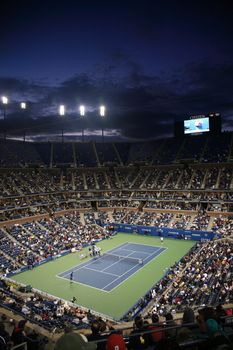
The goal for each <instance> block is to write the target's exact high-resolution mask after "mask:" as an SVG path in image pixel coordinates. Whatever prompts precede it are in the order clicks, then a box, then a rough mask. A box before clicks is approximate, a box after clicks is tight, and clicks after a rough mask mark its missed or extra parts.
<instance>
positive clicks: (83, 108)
mask: <svg viewBox="0 0 233 350" xmlns="http://www.w3.org/2000/svg"><path fill="white" fill-rule="evenodd" d="M79 113H80V117H85V106H83V105H81V106H80V107H79ZM82 142H84V127H82Z"/></svg>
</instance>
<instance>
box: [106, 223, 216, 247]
mask: <svg viewBox="0 0 233 350" xmlns="http://www.w3.org/2000/svg"><path fill="white" fill-rule="evenodd" d="M111 227H113V229H114V230H115V231H117V232H123V233H132V234H133V233H137V234H140V235H144V236H145V235H148V236H157V237H161V236H162V237H168V238H175V239H188V240H192V241H202V242H204V241H210V240H212V239H214V238H219V237H220V236H219V235H217V234H216V233H214V232H208V231H191V230H180V229H172V228H167V227H162V228H161V227H155V226H139V225H127V224H117V223H113V224H111Z"/></svg>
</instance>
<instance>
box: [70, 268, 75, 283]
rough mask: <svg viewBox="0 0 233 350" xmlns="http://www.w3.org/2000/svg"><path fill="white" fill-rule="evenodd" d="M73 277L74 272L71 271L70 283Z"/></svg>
mask: <svg viewBox="0 0 233 350" xmlns="http://www.w3.org/2000/svg"><path fill="white" fill-rule="evenodd" d="M73 277H74V273H73V271H72V272H71V274H70V283H72V282H73Z"/></svg>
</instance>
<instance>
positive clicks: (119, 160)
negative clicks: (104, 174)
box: [112, 143, 124, 166]
mask: <svg viewBox="0 0 233 350" xmlns="http://www.w3.org/2000/svg"><path fill="white" fill-rule="evenodd" d="M112 147H113V149H114V151H115V153H116V156H117V159H118V162H119V164H120V165H122V166H123V165H124V164H123V162H122V160H121V157H120V154H119V152H118V150H117V148H116V145H115V143H113V144H112Z"/></svg>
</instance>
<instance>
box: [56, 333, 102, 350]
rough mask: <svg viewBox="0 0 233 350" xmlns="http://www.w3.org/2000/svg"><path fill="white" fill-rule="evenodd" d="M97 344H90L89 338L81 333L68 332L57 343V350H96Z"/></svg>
mask: <svg viewBox="0 0 233 350" xmlns="http://www.w3.org/2000/svg"><path fill="white" fill-rule="evenodd" d="M95 349H96V344H95V343H89V342H88V341H87V338H86V337H85V336H83V335H82V334H79V333H73V332H68V333H66V334H63V335H62V336H61V337H60V338H59V339H58V340H57V342H56V345H55V350H95Z"/></svg>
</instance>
